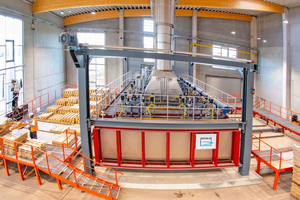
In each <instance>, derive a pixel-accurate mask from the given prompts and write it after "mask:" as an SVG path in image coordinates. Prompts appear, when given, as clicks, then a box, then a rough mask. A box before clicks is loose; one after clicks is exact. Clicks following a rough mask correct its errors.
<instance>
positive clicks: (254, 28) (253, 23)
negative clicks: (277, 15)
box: [250, 17, 258, 97]
mask: <svg viewBox="0 0 300 200" xmlns="http://www.w3.org/2000/svg"><path fill="white" fill-rule="evenodd" d="M250 34H251V35H250V47H251V48H253V49H257V18H256V17H252V21H251V30H250ZM253 49H251V50H250V52H251V53H258V52H257V51H255V50H253ZM257 58H258V56H255V55H250V60H253V61H254V63H255V64H257ZM254 88H256V73H255V74H254ZM254 97H255V94H254Z"/></svg>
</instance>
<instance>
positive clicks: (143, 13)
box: [64, 9, 252, 26]
mask: <svg viewBox="0 0 300 200" xmlns="http://www.w3.org/2000/svg"><path fill="white" fill-rule="evenodd" d="M175 14H176V16H179V17H192V16H193V11H192V10H179V9H176V12H175ZM150 16H151V10H150V9H132V10H131V9H130V10H127V9H126V10H124V17H150ZM197 16H198V17H209V18H222V19H234V20H243V21H252V17H251V16H250V15H241V14H232V13H222V12H215V11H201V12H198V15H197ZM118 17H119V13H118V12H117V11H116V10H111V11H101V12H96V14H95V15H93V14H91V13H85V14H81V15H74V16H70V17H66V18H65V21H64V26H68V25H72V24H77V23H81V22H88V21H94V20H100V19H110V18H118Z"/></svg>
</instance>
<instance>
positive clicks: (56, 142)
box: [52, 134, 75, 146]
mask: <svg viewBox="0 0 300 200" xmlns="http://www.w3.org/2000/svg"><path fill="white" fill-rule="evenodd" d="M62 143H64V144H67V143H68V145H69V146H72V145H73V144H74V143H75V137H74V135H71V136H70V137H69V138H68V141H67V140H66V134H60V135H58V136H57V137H56V138H55V139H54V140H53V141H52V145H55V146H61V145H62Z"/></svg>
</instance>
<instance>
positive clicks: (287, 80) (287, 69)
mask: <svg viewBox="0 0 300 200" xmlns="http://www.w3.org/2000/svg"><path fill="white" fill-rule="evenodd" d="M283 20H287V21H288V20H289V10H288V8H284V13H283V14H282V28H283V51H282V52H283V60H282V61H283V62H282V70H283V71H282V77H283V81H282V84H283V85H282V106H283V107H285V108H288V109H290V108H291V98H290V97H291V66H290V59H289V49H290V25H289V23H284V22H283Z"/></svg>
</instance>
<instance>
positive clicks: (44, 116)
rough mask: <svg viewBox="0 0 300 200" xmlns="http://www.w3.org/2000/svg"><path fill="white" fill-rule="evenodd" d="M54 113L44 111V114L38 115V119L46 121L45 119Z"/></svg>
mask: <svg viewBox="0 0 300 200" xmlns="http://www.w3.org/2000/svg"><path fill="white" fill-rule="evenodd" d="M52 115H53V113H52V112H49V113H43V114H41V115H39V116H37V120H41V121H45V120H48V118H49V117H51V116H52Z"/></svg>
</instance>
